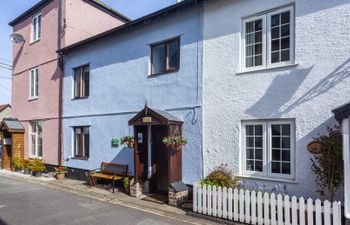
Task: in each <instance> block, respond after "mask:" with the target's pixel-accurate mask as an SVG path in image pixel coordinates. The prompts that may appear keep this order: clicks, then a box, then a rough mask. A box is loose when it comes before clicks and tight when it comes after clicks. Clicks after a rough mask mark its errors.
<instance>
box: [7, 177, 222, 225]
mask: <svg viewBox="0 0 350 225" xmlns="http://www.w3.org/2000/svg"><path fill="white" fill-rule="evenodd" d="M35 179H36V178H29V177H28V178H26V179H24V178H22V177H21V176H13V177H11V176H9V174H8V172H6V173H5V174H3V173H0V225H16V224H18V225H41V224H50V225H56V224H67V225H71V224H72V225H73V224H84V225H88V224H99V225H100V224H101V225H103V224H108V225H109V224H111V225H112V224H116V225H119V224H120V225H128V224H130V225H148V224H149V225H167V224H217V223H212V222H210V221H207V220H202V219H198V218H194V217H191V216H187V215H186V213H185V212H183V211H182V210H180V211H178V210H179V209H175V208H172V207H171V208H172V211H166V210H157V208H154V207H155V206H157V207H163V208H164V207H165V208H167V207H168V206H165V205H163V206H162V205H159V204H154V203H152V204H151V203H149V202H144V201H141V200H137V199H132V201H134V202H135V201H136V202H137V201H138V202H139V203H140V204H141V205H140V204H133V203H132V201H131V198H130V197H129V196H127V195H124V196H123V198H124V200H123V199H119V200H118V199H115V196H118V195H114V194H110V193H109V192H108V194H106V195H104V193H103V191H104V192H106V193H107V191H105V190H101V189H100V190H97V188H93V189H89V191H90V192H84V190H80V189H77V187H79V188H82V187H83V188H86V187H85V186H84V185H82V184H81V183H80V184H79V185H76V188H74V185H73V186H72V189H71V190H69V189H67V188H65V184H66V185H67V182H68V183H69V182H70V183H73V184H74V183H75V184H78V183H79V181H72V180H66V181H65V182H60V183H58V182H59V181H54V180H50V179H48V180H47V181H45V179H43V178H41V179H36V180H35ZM93 192H96V194H94V193H93ZM99 192H102V193H99ZM110 195H111V196H113V198H112V197H111V196H110ZM119 195H120V196H122V195H121V194H119ZM108 196H110V197H108ZM126 200H127V201H126ZM129 200H130V201H129ZM128 201H129V202H128ZM153 204H154V205H153Z"/></svg>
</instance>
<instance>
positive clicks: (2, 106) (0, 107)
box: [0, 104, 11, 112]
mask: <svg viewBox="0 0 350 225" xmlns="http://www.w3.org/2000/svg"><path fill="white" fill-rule="evenodd" d="M7 107H10V108H11V105H9V104H5V105H0V112H2V111H4V110H5V109H6V108H7Z"/></svg>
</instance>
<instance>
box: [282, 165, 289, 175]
mask: <svg viewBox="0 0 350 225" xmlns="http://www.w3.org/2000/svg"><path fill="white" fill-rule="evenodd" d="M290 171H291V169H290V163H282V173H283V174H291V173H290Z"/></svg>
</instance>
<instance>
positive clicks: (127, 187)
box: [123, 177, 130, 195]
mask: <svg viewBox="0 0 350 225" xmlns="http://www.w3.org/2000/svg"><path fill="white" fill-rule="evenodd" d="M123 184H124V188H125V193H127V194H128V195H129V194H130V178H129V177H125V178H124V180H123Z"/></svg>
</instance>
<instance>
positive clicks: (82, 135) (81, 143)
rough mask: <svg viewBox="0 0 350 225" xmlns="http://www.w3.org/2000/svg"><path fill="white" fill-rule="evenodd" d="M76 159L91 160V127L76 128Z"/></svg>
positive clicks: (74, 129) (74, 130)
mask: <svg viewBox="0 0 350 225" xmlns="http://www.w3.org/2000/svg"><path fill="white" fill-rule="evenodd" d="M73 132H74V157H76V158H89V143H90V137H89V127H74V128H73Z"/></svg>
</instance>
